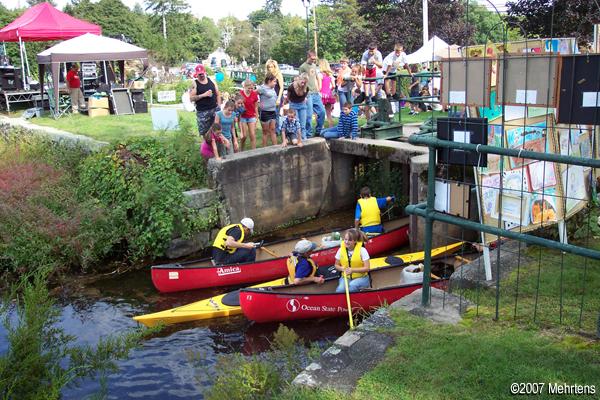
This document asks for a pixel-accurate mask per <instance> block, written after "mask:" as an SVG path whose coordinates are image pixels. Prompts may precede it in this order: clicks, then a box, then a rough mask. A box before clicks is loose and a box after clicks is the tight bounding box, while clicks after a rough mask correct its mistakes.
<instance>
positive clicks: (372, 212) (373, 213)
mask: <svg viewBox="0 0 600 400" xmlns="http://www.w3.org/2000/svg"><path fill="white" fill-rule="evenodd" d="M394 200H395V198H394V196H387V197H371V189H369V188H368V187H367V186H365V187H363V188H362V189H360V199H358V203H356V211H355V212H354V227H355V228H356V229H359V228H360V230H361V231H363V232H365V233H383V225H382V224H381V209H383V208H385V206H386V205H387V204H388V203H391V202H393V201H394Z"/></svg>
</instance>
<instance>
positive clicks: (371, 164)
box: [354, 161, 408, 218]
mask: <svg viewBox="0 0 600 400" xmlns="http://www.w3.org/2000/svg"><path fill="white" fill-rule="evenodd" d="M363 186H368V187H369V188H370V189H371V195H372V196H375V197H386V196H395V197H396V201H395V202H394V203H392V205H391V206H390V207H394V208H393V209H392V210H391V211H390V213H389V214H390V215H389V218H391V217H393V216H397V215H398V213H402V212H403V210H404V207H405V206H406V205H407V204H408V198H407V197H406V196H405V195H403V194H402V187H403V186H402V166H401V165H398V164H394V163H391V164H390V169H389V171H387V172H386V167H385V163H384V161H367V162H365V163H361V164H358V165H357V166H355V168H354V192H355V193H356V197H357V198H358V197H359V193H360V189H361V188H362V187H363ZM396 206H397V207H396Z"/></svg>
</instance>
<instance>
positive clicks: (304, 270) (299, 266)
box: [287, 239, 325, 285]
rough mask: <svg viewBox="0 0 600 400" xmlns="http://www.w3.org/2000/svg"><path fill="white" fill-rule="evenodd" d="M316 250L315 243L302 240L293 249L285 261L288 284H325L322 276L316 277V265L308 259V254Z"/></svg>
mask: <svg viewBox="0 0 600 400" xmlns="http://www.w3.org/2000/svg"><path fill="white" fill-rule="evenodd" d="M316 248H317V245H316V243H313V242H311V241H310V240H306V239H302V240H300V241H299V242H298V243H296V246H295V247H294V251H293V252H292V255H291V256H290V257H289V258H288V259H287V268H288V273H289V274H288V282H289V283H293V284H294V285H304V284H306V283H312V282H314V283H318V284H319V285H320V284H322V283H323V282H325V278H323V276H316V273H317V268H318V265H317V264H316V263H315V262H314V261H313V260H312V259H310V258H309V257H310V253H312V252H313V251H314V250H315V249H316Z"/></svg>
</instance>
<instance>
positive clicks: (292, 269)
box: [287, 256, 317, 283]
mask: <svg viewBox="0 0 600 400" xmlns="http://www.w3.org/2000/svg"><path fill="white" fill-rule="evenodd" d="M299 258H300V256H291V257H288V259H287V269H288V282H289V283H294V279H296V264H298V261H299V260H298V259H299ZM302 258H305V259H306V261H308V263H309V264H310V266H311V267H312V272H311V273H310V275H309V276H308V277H313V276H315V274H316V273H317V264H315V262H314V261H313V260H312V259H310V258H308V257H302Z"/></svg>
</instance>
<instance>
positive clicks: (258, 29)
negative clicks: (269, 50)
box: [256, 25, 263, 65]
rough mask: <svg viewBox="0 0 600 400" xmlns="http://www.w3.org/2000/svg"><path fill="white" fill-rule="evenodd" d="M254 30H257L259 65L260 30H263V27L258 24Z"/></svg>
mask: <svg viewBox="0 0 600 400" xmlns="http://www.w3.org/2000/svg"><path fill="white" fill-rule="evenodd" d="M256 30H257V31H258V64H259V65H260V32H261V31H262V30H263V28H261V27H260V25H259V26H258V27H257V28H256Z"/></svg>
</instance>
